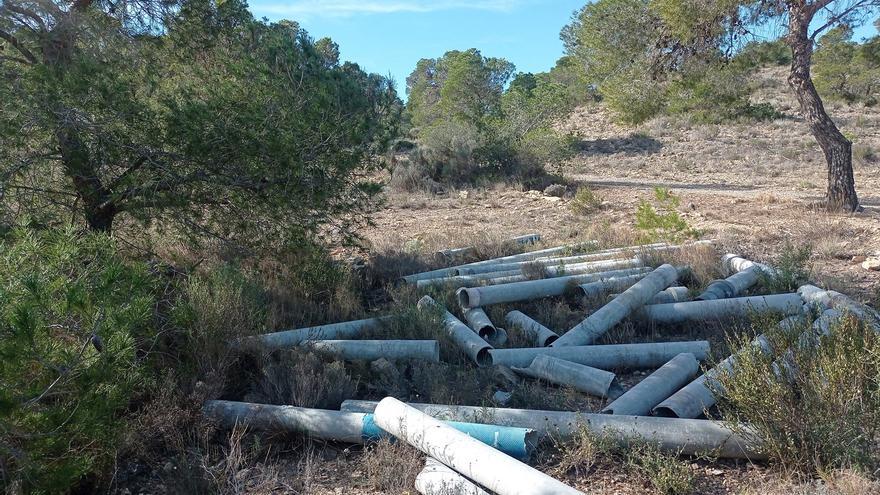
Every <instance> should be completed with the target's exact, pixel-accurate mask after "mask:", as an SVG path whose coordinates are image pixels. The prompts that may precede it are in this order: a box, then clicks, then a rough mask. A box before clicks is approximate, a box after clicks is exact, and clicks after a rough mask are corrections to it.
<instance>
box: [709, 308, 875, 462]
mask: <svg viewBox="0 0 880 495" xmlns="http://www.w3.org/2000/svg"><path fill="white" fill-rule="evenodd" d="M755 332H756V333H761V332H763V333H765V335H768V337H769V338H770V340H771V342H773V344H774V348H776V349H791V354H789V355H788V356H787V357H786V358H785V362H787V363H789V367H788V369H787V370H786V369H784V368H782V369H781V371H779V370H780V367H776V366H774V361H776V362H779V361H778V360H777V358H776V356H774V355H767V354H765V353H763V352H761V351H760V350H759V349H758V348H757V347H756V346H751V345H748V337H744V338H740V339H737V338H734V339H732V342H731V343H730V348H732V349H737V348H742V349H744V351H743V352H742V353H741V354H739V356H740V357H738V358H737V360H736V361H735V362H734V366H733V368H732V369H731V370H730V372H729V373H724V374H722V376H721V377H720V384H721V386H722V387H723V389H724V391H725V394H724V397H725V399H724V400H722V401H721V402H720V403H719V404H720V407H721V409H722V411H723V413H724V415H725V417H727V418H728V419H731V420H735V421H736V422H738V423H739V424H740V425H743V427H746V425H748V428H752V429H753V430H751V431H754V432H755V434H756V435H757V436H758V438H759V439H760V440H762V441H763V444H764V446H765V449H766V452H767V454H768V455H769V456H770V458H771V459H773V460H774V461H777V462H779V463H780V464H781V465H782V466H783V467H785V468H786V469H788V470H790V471H797V472H801V473H804V474H808V475H815V474H819V475H821V474H824V473H829V472H831V471H832V470H834V469H837V468H844V469H855V470H858V471H863V472H865V473H877V471H876V469H877V468H878V466H880V443H878V439H880V382H878V381H877V377H878V376H880V334H877V333H876V332H875V331H874V330H873V329H871V328H868V327H866V326H865V325H864V324H861V323H859V322H858V321H857V320H855V319H854V318H849V317H847V318H844V319H843V320H842V321H841V322H840V323H837V324H835V325H833V326H832V331H831V333H830V334H829V335H827V336H821V337H816V339H815V340H814V339H804V338H803V335H804V334H810V332H812V330H810V329H809V328H804V326H803V325H801V326H796V327H795V328H791V329H788V330H780V329H779V328H778V327H777V326H776V325H772V326H768V327H760V328H756V329H755ZM807 342H813V343H816V342H817V343H818V344H814V345H808V344H807Z"/></svg>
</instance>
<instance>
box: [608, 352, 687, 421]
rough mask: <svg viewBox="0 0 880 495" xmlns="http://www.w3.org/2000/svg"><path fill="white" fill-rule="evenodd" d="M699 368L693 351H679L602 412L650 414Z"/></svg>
mask: <svg viewBox="0 0 880 495" xmlns="http://www.w3.org/2000/svg"><path fill="white" fill-rule="evenodd" d="M698 371H700V363H699V362H698V361H697V359H696V358H695V357H694V355H693V354H689V353H682V354H679V355H678V356H675V357H674V358H672V360H670V361H669V362H668V363H666V364H664V365H663V366H661V367H660V369H658V370H657V371H655V372H654V373H651V375H650V376H648V377H647V378H645V379H644V380H642V381H641V382H639V383H638V384H637V385H636V386H635V387H633V388H631V389H629V390H628V391H627V392H626V393H625V394H623V395H622V396H620V397H619V398H618V399H617V400H615V401H614V402H612V403H611V404H608V405H607V406H605V408H604V409H602V412H603V413H604V414H617V415H623V416H647V415H649V414H650V413H651V409H652V408H653V407H654V406H656V405H657V404H659V403H661V402H663V399H666V398H668V397H669V396H670V395H672V394H674V393H675V392H676V391H677V390H678V389H679V388H681V387H682V386H684V385H685V384H686V383H687V382H689V381H690V380H691V379H692V378H693V377H694V375H696V374H697V372H698Z"/></svg>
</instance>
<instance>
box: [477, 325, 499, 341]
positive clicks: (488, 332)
mask: <svg viewBox="0 0 880 495" xmlns="http://www.w3.org/2000/svg"><path fill="white" fill-rule="evenodd" d="M496 333H498V332H497V331H496V330H495V327H490V326H489V325H486V326H484V327H482V328H480V329H479V330H477V335H479V336H480V338H482V339H489V340H495V337H496Z"/></svg>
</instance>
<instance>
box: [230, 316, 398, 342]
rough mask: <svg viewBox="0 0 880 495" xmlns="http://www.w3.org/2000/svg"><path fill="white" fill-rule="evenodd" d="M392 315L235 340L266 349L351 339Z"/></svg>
mask: <svg viewBox="0 0 880 495" xmlns="http://www.w3.org/2000/svg"><path fill="white" fill-rule="evenodd" d="M391 318H392V317H390V316H385V317H382V318H368V319H366V320H357V321H345V322H342V323H331V324H329V325H320V326H316V327H307V328H298V329H296V330H285V331H283V332H275V333H267V334H263V335H254V336H252V337H246V338H244V339H241V340H239V341H238V342H237V344H238V345H242V346H249V345H253V346H258V347H260V348H263V349H266V350H276V349H291V348H293V347H296V346H298V345H300V344H302V343H303V342H306V341H309V340H327V339H351V338H355V337H358V336H360V335H361V334H362V333H363V332H364V331H365V330H371V329H374V328H381V327H382V325H383V323H385V322H387V321H389V320H390V319H391Z"/></svg>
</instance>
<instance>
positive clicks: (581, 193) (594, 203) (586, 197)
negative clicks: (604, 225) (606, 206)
mask: <svg viewBox="0 0 880 495" xmlns="http://www.w3.org/2000/svg"><path fill="white" fill-rule="evenodd" d="M602 201H603V199H602V197H601V196H599V195H598V194H596V192H595V191H593V190H592V189H590V188H589V187H587V186H581V187H579V188H578V190H577V192H576V193H575V194H574V199H572V201H571V203H570V207H571V211H572V212H573V213H574V214H576V215H589V214H590V213H593V212H595V211H598V210H600V209H602Z"/></svg>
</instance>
